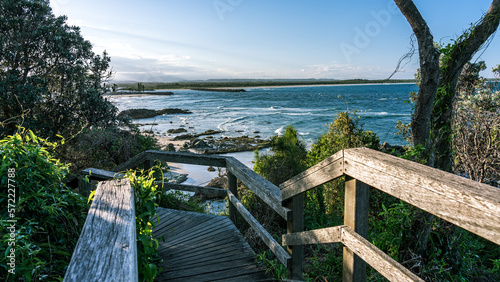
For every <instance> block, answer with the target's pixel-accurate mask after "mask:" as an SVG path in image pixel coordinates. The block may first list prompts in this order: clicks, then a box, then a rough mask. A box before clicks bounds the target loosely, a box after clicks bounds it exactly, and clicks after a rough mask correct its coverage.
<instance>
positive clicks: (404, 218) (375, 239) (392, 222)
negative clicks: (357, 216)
mask: <svg viewBox="0 0 500 282" xmlns="http://www.w3.org/2000/svg"><path fill="white" fill-rule="evenodd" d="M382 210H383V211H382V212H379V213H378V214H377V215H376V216H374V217H370V230H371V232H370V233H371V234H370V235H371V236H370V237H371V239H372V243H373V244H374V245H375V246H377V247H378V248H379V249H380V250H382V251H383V252H385V253H386V254H388V255H390V256H391V257H392V258H393V259H395V260H398V259H399V257H400V254H399V252H400V251H401V250H402V249H403V247H404V246H403V244H404V243H405V239H406V234H405V232H406V230H409V229H410V228H411V225H412V224H413V218H412V215H413V214H412V208H411V206H409V205H408V204H406V203H405V202H402V201H399V202H398V203H394V204H392V205H391V206H390V207H389V208H387V207H386V206H385V205H384V204H382Z"/></svg>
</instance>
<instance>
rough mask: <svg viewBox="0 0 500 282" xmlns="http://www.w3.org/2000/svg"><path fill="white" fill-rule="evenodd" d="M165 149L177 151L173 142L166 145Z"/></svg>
mask: <svg viewBox="0 0 500 282" xmlns="http://www.w3.org/2000/svg"><path fill="white" fill-rule="evenodd" d="M165 150H166V151H169V152H175V146H174V144H172V143H168V145H167V146H165Z"/></svg>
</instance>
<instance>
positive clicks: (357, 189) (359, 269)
mask: <svg viewBox="0 0 500 282" xmlns="http://www.w3.org/2000/svg"><path fill="white" fill-rule="evenodd" d="M369 191H370V190H369V186H368V185H366V184H365V183H363V182H361V181H359V180H356V179H354V178H351V177H349V176H346V181H345V205H344V224H345V225H347V226H349V227H350V228H351V229H352V230H354V232H356V233H357V234H359V235H361V236H362V237H364V238H366V235H367V233H368V196H369ZM343 259H344V266H343V281H344V282H345V281H348V282H350V281H355V282H358V281H365V280H366V263H365V262H364V261H363V260H362V259H360V258H359V257H358V256H357V255H355V254H354V253H353V252H352V251H351V250H349V249H348V248H347V247H344V258H343Z"/></svg>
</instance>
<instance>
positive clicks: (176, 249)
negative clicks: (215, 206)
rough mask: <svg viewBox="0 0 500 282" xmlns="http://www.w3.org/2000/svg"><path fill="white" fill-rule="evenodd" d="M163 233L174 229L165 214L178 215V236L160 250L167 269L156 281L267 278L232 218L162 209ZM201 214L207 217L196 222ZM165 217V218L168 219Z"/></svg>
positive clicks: (167, 239) (154, 231) (169, 240)
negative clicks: (167, 222) (166, 220)
mask: <svg viewBox="0 0 500 282" xmlns="http://www.w3.org/2000/svg"><path fill="white" fill-rule="evenodd" d="M159 215H162V216H160V217H161V221H160V222H161V223H160V224H159V225H158V226H160V225H161V231H158V230H156V229H155V230H153V233H154V234H155V236H161V235H163V234H165V233H168V230H171V228H170V225H169V224H165V223H164V222H163V220H164V218H163V216H168V217H175V218H176V219H175V220H170V224H172V225H175V226H177V227H176V228H175V229H174V230H177V231H178V232H179V233H178V234H176V235H175V236H171V237H169V236H166V237H165V242H161V241H160V242H159V244H160V248H159V253H160V256H161V257H162V258H163V263H162V264H161V265H160V267H161V268H163V269H165V271H163V272H162V273H160V275H159V276H158V277H157V279H156V281H167V280H168V281H215V280H220V279H225V281H256V280H267V279H269V277H268V276H267V274H266V273H265V268H264V267H263V266H257V265H256V263H255V256H254V254H253V251H252V250H251V248H250V246H249V245H248V243H247V242H246V241H245V239H243V236H242V235H241V233H239V231H238V229H236V227H235V226H234V225H233V224H232V222H231V221H230V219H229V218H227V217H221V216H215V215H205V214H197V213H192V212H184V211H174V210H170V211H164V210H163V211H161V213H159ZM192 216H194V217H200V218H205V220H204V221H203V220H201V221H200V220H197V221H193V220H190V218H191V217H192ZM165 219H166V218H165Z"/></svg>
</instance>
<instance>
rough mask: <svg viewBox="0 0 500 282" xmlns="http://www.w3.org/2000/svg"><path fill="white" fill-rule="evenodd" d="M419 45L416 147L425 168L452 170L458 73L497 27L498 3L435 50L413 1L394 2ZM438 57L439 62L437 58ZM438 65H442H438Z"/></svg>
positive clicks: (495, 0) (497, 0)
mask: <svg viewBox="0 0 500 282" xmlns="http://www.w3.org/2000/svg"><path fill="white" fill-rule="evenodd" d="M394 2H395V3H396V5H397V6H398V7H399V9H400V10H401V12H402V13H403V15H404V16H405V17H406V19H407V20H408V22H409V23H410V26H411V27H412V29H413V32H414V33H415V36H416V38H417V42H418V51H419V59H420V71H421V82H420V89H419V91H418V95H417V99H416V104H415V111H414V113H413V118H412V122H411V129H412V135H413V141H414V144H415V145H422V146H424V147H425V148H426V151H425V152H426V156H425V157H426V158H427V159H428V163H427V164H428V165H430V166H434V167H437V168H440V169H443V170H446V171H450V170H451V164H452V152H451V133H452V132H451V120H452V115H453V105H454V103H455V101H456V99H455V98H456V96H457V91H456V88H457V82H458V77H459V76H460V73H461V71H462V69H463V67H464V66H465V64H467V63H468V62H469V61H470V60H471V59H472V57H473V56H474V54H475V53H476V52H477V51H478V50H479V49H480V48H481V46H483V44H484V43H485V42H487V41H488V38H490V36H491V35H492V34H494V33H495V31H496V30H497V28H498V25H499V23H500V0H493V1H492V3H491V5H490V7H489V9H488V11H487V12H486V14H484V16H483V17H482V18H481V19H480V20H479V21H478V22H477V23H476V24H474V25H473V26H472V27H471V28H469V29H468V30H466V31H465V32H464V33H463V34H462V35H461V36H459V37H458V38H457V39H456V40H455V41H454V42H453V43H452V44H449V45H448V46H445V47H443V48H440V49H438V48H436V46H435V44H434V38H433V36H432V33H431V30H430V28H429V26H428V25H427V23H426V22H425V20H424V18H423V17H422V15H421V14H420V12H419V10H418V9H417V7H416V6H415V4H414V3H413V1H412V0H394ZM440 57H441V58H440ZM440 62H441V63H440Z"/></svg>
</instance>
